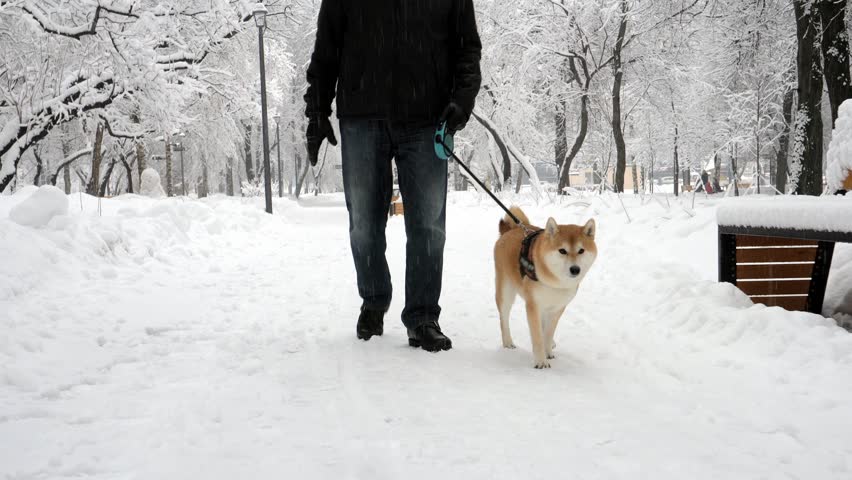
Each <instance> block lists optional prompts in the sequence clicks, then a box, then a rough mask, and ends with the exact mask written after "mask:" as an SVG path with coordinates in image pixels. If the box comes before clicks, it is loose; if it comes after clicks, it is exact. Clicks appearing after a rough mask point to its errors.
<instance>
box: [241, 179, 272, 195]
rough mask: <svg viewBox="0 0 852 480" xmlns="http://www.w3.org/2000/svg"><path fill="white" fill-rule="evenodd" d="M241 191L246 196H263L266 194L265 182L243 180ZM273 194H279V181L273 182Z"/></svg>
mask: <svg viewBox="0 0 852 480" xmlns="http://www.w3.org/2000/svg"><path fill="white" fill-rule="evenodd" d="M240 191H241V192H242V194H243V196H244V197H262V196H263V195H264V190H263V182H262V181H260V182H256V183H251V182H243V184H242V185H241V186H240ZM272 196H273V197H277V196H278V182H272Z"/></svg>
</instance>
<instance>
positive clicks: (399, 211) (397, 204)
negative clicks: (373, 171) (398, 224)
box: [388, 195, 405, 217]
mask: <svg viewBox="0 0 852 480" xmlns="http://www.w3.org/2000/svg"><path fill="white" fill-rule="evenodd" d="M404 213H405V210H404V209H403V207H402V200H401V199H400V197H399V195H394V196H392V197H391V204H390V208H389V209H388V215H389V216H391V217H392V216H394V215H403V214H404Z"/></svg>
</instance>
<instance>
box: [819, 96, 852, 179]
mask: <svg viewBox="0 0 852 480" xmlns="http://www.w3.org/2000/svg"><path fill="white" fill-rule="evenodd" d="M850 175H852V100H846V101H844V102H843V103H842V104H841V105H840V109H839V110H838V112H837V122H835V126H834V131H833V132H832V133H831V143H830V144H829V145H828V167H827V168H826V171H825V176H826V179H827V180H828V189H829V191H831V192H834V191H837V190H841V189H842V188H843V182H844V181H846V179H847V178H848V177H849V176H850Z"/></svg>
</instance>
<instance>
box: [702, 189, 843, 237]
mask: <svg viewBox="0 0 852 480" xmlns="http://www.w3.org/2000/svg"><path fill="white" fill-rule="evenodd" d="M716 219H717V220H718V223H719V226H726V227H751V228H754V227H760V228H768V229H792V230H814V231H818V232H835V233H852V196H850V195H846V196H840V195H834V196H823V197H810V196H803V195H802V196H777V197H768V198H754V197H743V198H735V199H730V200H728V201H726V202H724V203H722V204H721V205H719V208H718V210H717V213H716Z"/></svg>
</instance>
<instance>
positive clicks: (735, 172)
mask: <svg viewBox="0 0 852 480" xmlns="http://www.w3.org/2000/svg"><path fill="white" fill-rule="evenodd" d="M731 172H732V173H733V177H734V196H735V197H739V196H740V172H739V171H738V169H737V148H736V145H731Z"/></svg>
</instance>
